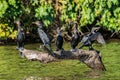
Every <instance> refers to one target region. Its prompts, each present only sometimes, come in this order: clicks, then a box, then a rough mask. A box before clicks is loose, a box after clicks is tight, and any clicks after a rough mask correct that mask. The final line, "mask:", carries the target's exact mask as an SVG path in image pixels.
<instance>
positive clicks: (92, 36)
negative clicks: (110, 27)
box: [79, 28, 105, 50]
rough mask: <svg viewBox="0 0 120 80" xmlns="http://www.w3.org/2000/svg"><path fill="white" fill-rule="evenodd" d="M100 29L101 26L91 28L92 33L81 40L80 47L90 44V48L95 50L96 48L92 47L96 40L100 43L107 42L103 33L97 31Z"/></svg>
mask: <svg viewBox="0 0 120 80" xmlns="http://www.w3.org/2000/svg"><path fill="white" fill-rule="evenodd" d="M98 29H99V28H93V29H92V30H91V33H89V34H87V35H85V36H83V38H82V40H81V43H82V46H81V47H80V48H79V49H81V48H83V47H84V46H88V47H89V50H94V48H93V47H92V44H93V42H94V41H96V40H97V41H98V43H101V44H105V40H104V38H103V36H102V35H101V33H100V32H97V31H98Z"/></svg>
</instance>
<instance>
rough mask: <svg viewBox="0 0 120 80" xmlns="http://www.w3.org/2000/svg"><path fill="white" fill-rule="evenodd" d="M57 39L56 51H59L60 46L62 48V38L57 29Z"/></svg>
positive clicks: (59, 30)
mask: <svg viewBox="0 0 120 80" xmlns="http://www.w3.org/2000/svg"><path fill="white" fill-rule="evenodd" d="M57 33H58V35H57V39H56V47H57V49H56V51H59V50H62V49H63V48H62V46H63V37H62V34H61V29H60V28H59V27H58V28H57Z"/></svg>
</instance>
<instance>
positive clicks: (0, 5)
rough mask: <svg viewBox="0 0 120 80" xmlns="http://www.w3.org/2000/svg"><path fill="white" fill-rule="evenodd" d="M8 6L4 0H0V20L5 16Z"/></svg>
mask: <svg viewBox="0 0 120 80" xmlns="http://www.w3.org/2000/svg"><path fill="white" fill-rule="evenodd" d="M7 8H8V4H7V2H6V1H5V0H0V18H1V17H3V14H5V12H6V9H7Z"/></svg>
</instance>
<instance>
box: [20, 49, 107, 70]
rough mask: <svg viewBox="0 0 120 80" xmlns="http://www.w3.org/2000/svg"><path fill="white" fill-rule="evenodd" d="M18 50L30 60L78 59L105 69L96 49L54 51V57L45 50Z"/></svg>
mask: <svg viewBox="0 0 120 80" xmlns="http://www.w3.org/2000/svg"><path fill="white" fill-rule="evenodd" d="M20 52H22V54H23V55H24V56H25V57H26V58H27V59H28V60H30V61H32V60H38V61H40V62H42V63H48V62H54V61H59V60H60V59H78V60H80V61H82V62H83V63H85V64H86V65H87V66H88V67H90V68H91V69H93V70H102V71H105V70H106V68H105V66H104V64H103V62H102V60H101V56H100V53H99V52H96V51H87V50H82V49H78V50H77V51H76V52H71V51H62V52H60V51H54V57H53V55H50V54H48V53H46V52H40V51H36V50H28V49H24V50H21V51H20Z"/></svg>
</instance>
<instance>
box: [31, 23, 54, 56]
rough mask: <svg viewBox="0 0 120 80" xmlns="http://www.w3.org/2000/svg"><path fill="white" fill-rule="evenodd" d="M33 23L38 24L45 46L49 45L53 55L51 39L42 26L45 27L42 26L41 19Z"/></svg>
mask: <svg viewBox="0 0 120 80" xmlns="http://www.w3.org/2000/svg"><path fill="white" fill-rule="evenodd" d="M33 23H34V24H36V25H37V26H38V34H39V37H40V39H41V40H42V42H43V46H45V47H47V45H48V47H49V49H50V51H51V53H52V55H53V50H52V48H51V43H50V40H49V38H48V36H47V34H46V33H45V32H44V31H43V30H42V28H43V27H42V26H43V25H42V23H41V22H40V21H35V22H33Z"/></svg>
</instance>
